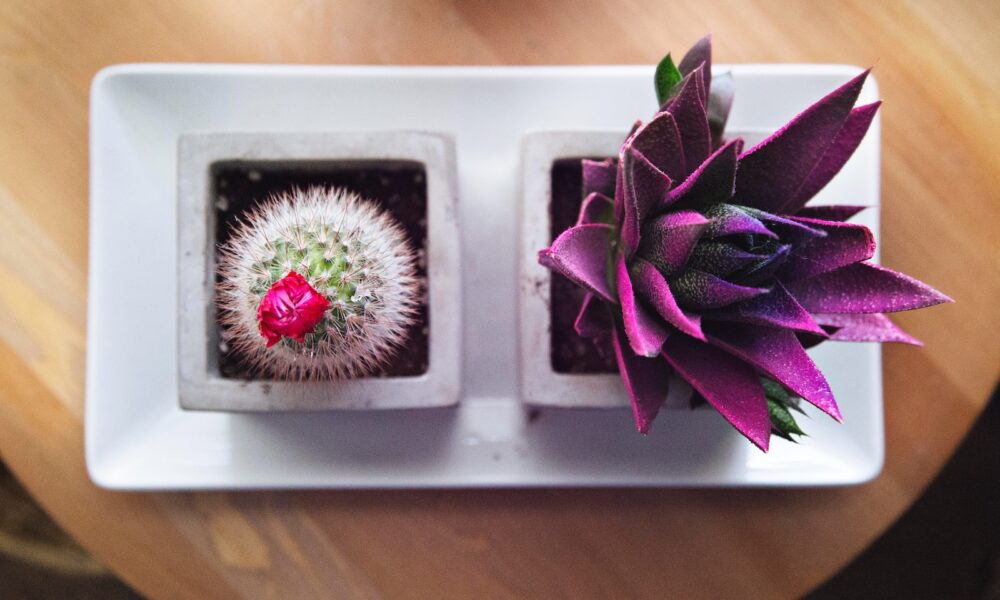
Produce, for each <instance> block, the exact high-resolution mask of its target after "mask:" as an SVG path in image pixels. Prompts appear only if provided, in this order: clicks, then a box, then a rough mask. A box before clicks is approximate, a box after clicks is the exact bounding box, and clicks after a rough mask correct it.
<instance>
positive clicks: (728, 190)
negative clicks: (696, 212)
mask: <svg viewBox="0 0 1000 600" xmlns="http://www.w3.org/2000/svg"><path fill="white" fill-rule="evenodd" d="M742 149H743V139H742V138H736V139H734V140H731V141H729V142H728V143H726V144H725V145H724V146H722V147H721V148H719V149H718V150H716V151H715V152H713V153H712V155H711V156H710V157H708V159H707V160H706V161H705V162H703V163H702V164H700V165H698V168H696V169H695V170H694V172H692V173H691V175H689V176H688V177H687V179H685V180H684V182H683V183H682V184H681V185H679V186H677V187H675V188H674V189H672V190H670V195H669V196H668V197H667V201H666V203H665V204H664V205H663V206H662V207H661V208H666V207H668V206H672V207H675V208H694V209H700V208H702V207H704V206H709V205H711V204H716V203H725V202H729V201H730V199H731V198H732V197H733V186H734V185H735V182H736V164H737V163H736V157H737V156H738V155H739V153H740V150H742Z"/></svg>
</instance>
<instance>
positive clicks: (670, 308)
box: [630, 258, 705, 340]
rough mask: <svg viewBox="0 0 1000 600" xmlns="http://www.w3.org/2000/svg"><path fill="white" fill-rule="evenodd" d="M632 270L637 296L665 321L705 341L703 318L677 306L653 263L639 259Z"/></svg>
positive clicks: (635, 261) (634, 262)
mask: <svg viewBox="0 0 1000 600" xmlns="http://www.w3.org/2000/svg"><path fill="white" fill-rule="evenodd" d="M630 270H631V271H632V273H631V275H632V282H633V284H634V286H635V290H636V292H637V294H638V295H639V296H640V297H641V298H642V299H644V300H645V301H646V303H647V304H649V305H650V306H652V307H653V308H654V309H655V310H656V312H657V314H659V315H660V317H662V318H663V320H665V321H666V322H668V323H670V324H671V325H673V326H674V327H676V328H677V329H679V330H681V331H682V332H684V333H686V334H687V335H690V336H691V337H694V338H698V339H699V340H704V339H705V334H704V333H702V332H701V317H699V316H698V315H697V314H694V313H689V312H687V311H685V310H683V309H682V308H681V307H680V306H678V305H677V300H676V299H675V298H674V295H673V293H672V292H671V291H670V286H669V285H668V284H667V280H666V279H664V278H663V275H662V274H661V273H660V272H659V271H658V270H657V269H656V267H654V266H653V265H652V263H649V262H646V261H645V260H643V259H641V258H637V259H635V260H634V261H633V262H632V266H631V268H630Z"/></svg>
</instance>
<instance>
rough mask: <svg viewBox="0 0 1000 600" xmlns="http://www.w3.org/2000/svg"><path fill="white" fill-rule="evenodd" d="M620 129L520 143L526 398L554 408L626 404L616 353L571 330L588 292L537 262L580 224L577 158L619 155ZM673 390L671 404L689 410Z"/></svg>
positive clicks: (541, 136)
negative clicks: (561, 235)
mask: <svg viewBox="0 0 1000 600" xmlns="http://www.w3.org/2000/svg"><path fill="white" fill-rule="evenodd" d="M623 138H624V136H623V134H622V132H620V131H572V132H561V131H540V132H534V133H529V134H527V135H525V136H524V139H523V140H522V151H521V159H522V162H521V186H522V193H521V212H520V222H519V227H520V245H519V250H520V256H519V281H520V285H519V290H518V298H519V309H520V316H521V318H520V340H519V352H520V367H521V368H520V373H521V381H520V384H521V398H522V399H523V401H524V402H527V403H528V404H534V405H540V406H557V407H591V408H602V407H619V406H628V404H629V401H628V396H627V395H626V393H625V389H624V387H623V386H622V382H621V378H620V377H619V375H618V368H617V366H616V364H615V359H614V356H613V354H611V352H610V348H609V349H608V350H609V352H601V351H600V349H598V348H597V347H596V346H595V345H594V344H593V343H592V342H591V341H590V340H585V339H583V338H581V337H580V336H578V335H577V334H576V332H575V331H574V329H573V322H574V320H575V319H576V316H577V312H578V310H579V307H580V303H581V301H582V299H583V292H582V291H581V290H580V288H579V287H577V286H575V285H573V284H572V283H570V282H569V281H568V280H566V279H564V278H562V277H561V276H559V275H558V274H553V273H552V271H550V270H548V269H546V268H545V267H543V266H541V265H540V264H538V250H539V249H541V248H545V247H547V246H549V244H550V243H551V242H552V240H553V239H555V237H556V236H557V235H559V233H561V232H562V231H563V230H565V229H566V228H567V227H570V226H572V225H573V224H574V223H575V222H576V218H577V215H578V213H579V209H580V203H581V201H582V199H583V196H582V193H581V189H582V184H581V168H580V159H582V158H591V159H602V158H607V157H609V156H617V155H618V149H619V148H620V147H621V144H622V141H623ZM689 398H690V388H689V387H688V386H687V384H686V383H684V382H683V381H681V380H677V385H672V386H671V390H670V395H669V397H668V398H667V402H666V407H668V408H678V407H687V406H689Z"/></svg>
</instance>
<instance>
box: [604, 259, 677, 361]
mask: <svg viewBox="0 0 1000 600" xmlns="http://www.w3.org/2000/svg"><path fill="white" fill-rule="evenodd" d="M615 274H616V279H615V283H616V285H617V286H618V299H619V301H620V302H621V306H622V320H623V321H624V325H625V335H626V337H628V341H629V347H630V348H631V349H632V351H633V352H635V353H636V354H638V355H639V356H646V357H649V356H656V355H657V354H659V353H660V347H661V346H663V342H664V340H666V339H667V335H668V333H669V331H668V330H667V328H666V327H664V326H663V324H661V323H660V321H659V320H658V319H657V318H656V317H655V315H653V314H651V313H650V312H649V310H648V309H647V308H646V307H645V306H644V305H643V304H642V302H640V301H639V299H638V298H636V296H635V292H634V290H633V289H632V280H631V278H630V277H629V272H628V267H627V266H626V265H625V259H624V258H622V257H621V256H619V257H618V265H617V268H616V271H615Z"/></svg>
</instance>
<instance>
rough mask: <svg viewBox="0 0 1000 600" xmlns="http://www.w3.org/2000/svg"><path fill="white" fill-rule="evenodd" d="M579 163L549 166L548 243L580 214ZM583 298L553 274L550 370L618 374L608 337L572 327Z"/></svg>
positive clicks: (568, 160) (571, 161)
mask: <svg viewBox="0 0 1000 600" xmlns="http://www.w3.org/2000/svg"><path fill="white" fill-rule="evenodd" d="M594 158H597V159H600V158H601V157H594ZM581 160H582V159H580V158H566V159H561V160H557V161H555V162H554V163H552V201H551V202H550V203H549V227H550V231H549V233H550V235H551V240H554V239H556V237H558V236H559V234H560V233H562V232H563V231H566V230H567V229H569V228H570V227H572V226H573V225H574V224H575V223H576V220H577V217H578V216H579V214H580V205H581V204H582V203H583V167H582V165H581V163H580V161H581ZM584 296H586V292H584V291H583V290H582V289H581V288H580V287H579V286H577V285H576V284H574V283H573V282H571V281H570V280H568V279H566V278H565V277H563V276H562V275H560V274H558V273H555V272H553V273H552V284H551V302H550V304H549V307H550V308H549V310H550V311H551V319H552V327H551V329H550V330H549V334H550V336H551V342H550V343H551V348H552V356H551V359H552V369H553V370H554V371H555V372H556V373H617V372H618V365H617V363H616V362H615V355H614V349H613V348H612V347H611V345H610V344H611V340H610V338H607V339H602V338H595V339H593V340H591V339H585V338H582V337H580V336H579V335H577V333H576V330H575V329H574V328H573V323H574V322H575V321H576V316H577V313H579V311H580V306H581V304H582V303H583V298H584ZM595 342H596V343H595Z"/></svg>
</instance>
